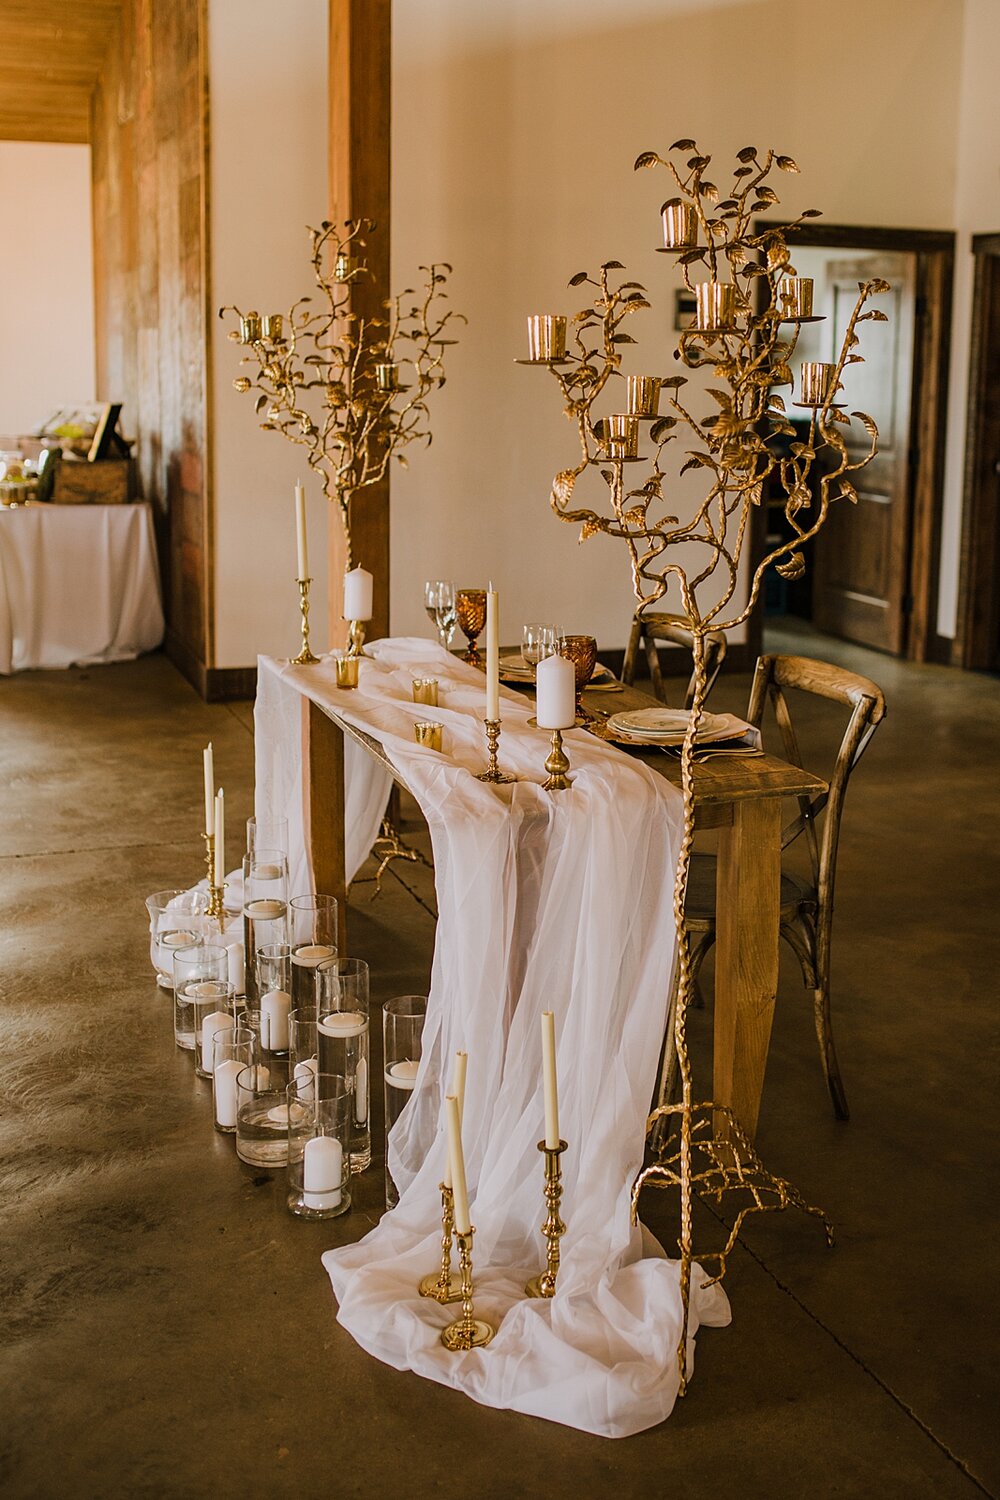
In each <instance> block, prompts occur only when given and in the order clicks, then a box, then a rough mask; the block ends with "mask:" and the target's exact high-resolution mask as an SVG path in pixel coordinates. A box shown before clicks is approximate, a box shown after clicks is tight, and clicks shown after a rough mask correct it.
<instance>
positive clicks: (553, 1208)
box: [524, 1141, 566, 1297]
mask: <svg viewBox="0 0 1000 1500" xmlns="http://www.w3.org/2000/svg"><path fill="white" fill-rule="evenodd" d="M538 1149H539V1151H543V1152H544V1153H545V1203H546V1206H547V1208H548V1213H547V1215H546V1217H545V1223H544V1224H543V1225H542V1233H543V1234H544V1236H545V1244H546V1254H545V1270H544V1271H542V1272H541V1273H540V1274H539V1275H538V1276H532V1278H531V1280H530V1281H529V1282H528V1284H527V1286H526V1287H525V1288H524V1290H525V1292H526V1294H527V1295H528V1296H529V1297H554V1296H555V1292H556V1277H557V1276H558V1274H559V1240H560V1238H561V1237H562V1235H564V1234H565V1233H566V1225H565V1224H564V1223H563V1221H562V1219H561V1218H560V1217H559V1203H560V1201H561V1199H562V1170H561V1168H560V1165H559V1158H560V1156H562V1154H563V1152H564V1151H565V1150H566V1142H565V1141H560V1142H559V1144H558V1146H555V1147H549V1146H546V1144H545V1142H544V1141H539V1142H538Z"/></svg>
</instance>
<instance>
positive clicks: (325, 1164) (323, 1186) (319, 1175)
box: [302, 1135, 344, 1209]
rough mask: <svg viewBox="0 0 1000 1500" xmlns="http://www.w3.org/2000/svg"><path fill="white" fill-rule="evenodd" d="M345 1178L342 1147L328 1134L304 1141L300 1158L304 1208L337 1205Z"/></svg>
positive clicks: (334, 1206)
mask: <svg viewBox="0 0 1000 1500" xmlns="http://www.w3.org/2000/svg"><path fill="white" fill-rule="evenodd" d="M343 1181H344V1148H343V1147H342V1146H341V1144H340V1142H339V1141H335V1140H334V1138H333V1136H331V1135H315V1136H313V1138H312V1140H311V1141H306V1149H305V1154H304V1156H303V1160H302V1187H303V1193H302V1197H303V1201H304V1202H305V1206H306V1208H316V1209H324V1208H339V1206H340V1196H341V1189H342V1186H343Z"/></svg>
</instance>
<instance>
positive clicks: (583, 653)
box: [559, 635, 597, 722]
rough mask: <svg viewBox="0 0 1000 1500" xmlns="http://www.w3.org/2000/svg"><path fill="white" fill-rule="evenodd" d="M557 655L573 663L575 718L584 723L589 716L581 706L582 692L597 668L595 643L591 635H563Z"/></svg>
mask: <svg viewBox="0 0 1000 1500" xmlns="http://www.w3.org/2000/svg"><path fill="white" fill-rule="evenodd" d="M559 655H560V656H566V657H568V658H569V660H570V661H571V662H572V663H573V671H574V672H575V673H576V717H577V719H578V720H583V721H584V722H586V720H588V719H589V718H590V717H591V715H590V714H589V713H588V712H587V710H586V709H585V708H584V706H583V690H584V688H585V687H586V686H587V683H588V682H589V681H590V679H591V678H592V677H593V675H594V668H595V667H596V666H597V642H596V640H595V639H594V637H593V636H592V635H564V636H560V638H559Z"/></svg>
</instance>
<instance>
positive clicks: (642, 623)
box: [622, 610, 726, 708]
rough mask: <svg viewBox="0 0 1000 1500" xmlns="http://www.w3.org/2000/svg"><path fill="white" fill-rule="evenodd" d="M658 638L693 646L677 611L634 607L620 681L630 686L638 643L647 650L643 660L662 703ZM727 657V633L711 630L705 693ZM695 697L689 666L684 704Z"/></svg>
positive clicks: (706, 663) (678, 644)
mask: <svg viewBox="0 0 1000 1500" xmlns="http://www.w3.org/2000/svg"><path fill="white" fill-rule="evenodd" d="M657 641H669V642H670V643H671V644H672V645H674V646H684V647H685V648H686V649H687V651H688V652H689V653H690V651H691V649H692V638H691V632H690V630H689V629H688V628H687V626H686V625H685V623H684V620H683V618H682V616H680V615H664V614H655V613H652V612H650V611H647V612H646V613H643V611H642V610H637V611H636V613H635V616H634V617H633V620H632V633H631V635H630V636H629V641H628V646H627V647H626V649H625V660H624V662H623V664H622V682H624V683H627V684H628V685H629V686H630V687H631V685H632V683H633V682H634V680H635V667H636V662H637V660H638V657H639V647H640V646H642V647H643V649H644V650H645V653H646V664H647V666H648V667H649V680H650V682H651V684H652V687H653V693H654V695H655V696H656V697H657V698H659V700H660V702H661V703H666V701H667V700H666V697H665V695H664V692H663V673H662V672H661V670H660V654H659V651H658V650H657V646H656V643H657ZM725 659H726V637H725V633H724V632H723V631H721V630H710V631H709V632H708V634H707V635H706V636H705V679H706V686H705V697H706V698H707V697H708V695H709V693H710V692H711V691H712V686H713V684H714V682H715V679H716V678H717V677H718V675H719V671H720V669H721V667H722V663H723V662H724V661H725ZM693 700H694V669H693V667H692V672H691V677H690V679H689V681H688V685H687V692H686V693H685V694H684V707H685V708H690V707H691V704H692V702H693Z"/></svg>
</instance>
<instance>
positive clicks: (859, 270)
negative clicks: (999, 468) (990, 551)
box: [813, 253, 916, 655]
mask: <svg viewBox="0 0 1000 1500" xmlns="http://www.w3.org/2000/svg"><path fill="white" fill-rule="evenodd" d="M875 276H882V277H884V278H885V279H886V281H888V282H890V283H891V286H892V290H891V292H889V293H886V294H885V295H884V296H881V297H878V298H876V299H875V300H874V302H873V304H872V305H873V306H875V307H878V308H879V309H880V310H881V311H882V312H884V313H885V314H886V315H887V316H888V318H889V322H888V323H887V324H886V323H866V324H863V325H862V328H861V330H860V332H861V339H862V343H861V350H860V352H861V353H862V354H863V356H864V360H865V363H864V364H857V365H851V366H850V367H849V368H848V369H847V371H846V372H845V375H844V391H843V392H842V394H841V400H843V401H844V403H845V405H846V408H847V410H848V411H864V412H868V414H869V415H870V416H872V417H873V418H874V419H875V422H876V423H877V425H878V430H879V451H878V454H877V456H876V457H875V458H874V459H873V460H872V462H871V463H870V464H869V465H868V467H867V468H865V469H862V470H861V472H860V474H858V476H857V478H856V479H854V476H852V479H854V483H855V487H856V489H857V491H858V503H857V505H856V506H855V505H851V504H850V503H849V502H843V501H840V502H838V503H837V504H836V505H834V507H833V509H832V511H831V514H830V517H829V520H828V521H827V524H826V526H825V527H824V529H823V531H822V532H821V533H820V535H819V536H818V537H817V539H816V553H815V563H814V566H815V574H814V587H813V622H814V624H816V625H817V626H818V627H819V628H820V629H821V630H823V631H825V632H827V634H829V635H836V636H840V637H842V638H843V639H845V640H849V641H858V642H860V643H861V644H862V645H865V646H875V647H877V648H878V649H880V650H882V651H891V652H893V653H895V654H897V655H899V654H901V653H902V652H903V651H904V650H905V647H906V617H907V610H908V607H909V601H908V599H907V592H908V590H907V583H908V577H909V552H910V527H911V513H912V506H911V500H912V468H913V464H912V460H911V454H910V420H911V406H912V397H913V356H914V321H915V309H916V295H915V291H916V256H915V255H893V254H885V253H874V254H870V255H864V256H857V257H853V258H851V259H849V260H848V259H845V258H843V257H842V256H840V257H836V258H834V257H831V259H830V260H829V262H828V263H827V268H826V278H827V296H826V298H825V304H826V307H827V308H828V310H829V313H830V317H829V322H828V323H827V324H826V326H825V329H824V336H825V339H826V340H828V342H827V352H826V353H825V354H824V356H823V358H825V359H831V360H832V359H835V358H836V355H837V352H838V350H839V341H840V339H841V338H842V337H843V330H844V327H845V326H846V323H847V320H848V318H849V317H850V313H851V309H852V308H853V306H854V303H855V301H856V300H857V295H858V283H859V282H860V281H866V280H870V279H871V278H872V277H875ZM845 432H846V434H847V441H848V449H849V451H852V453H854V452H856V453H857V454H858V456H859V457H860V456H861V454H862V453H863V452H864V451H865V449H866V447H867V434H866V433H865V430H864V428H863V427H861V425H860V423H858V422H854V423H852V425H851V428H850V429H845Z"/></svg>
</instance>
